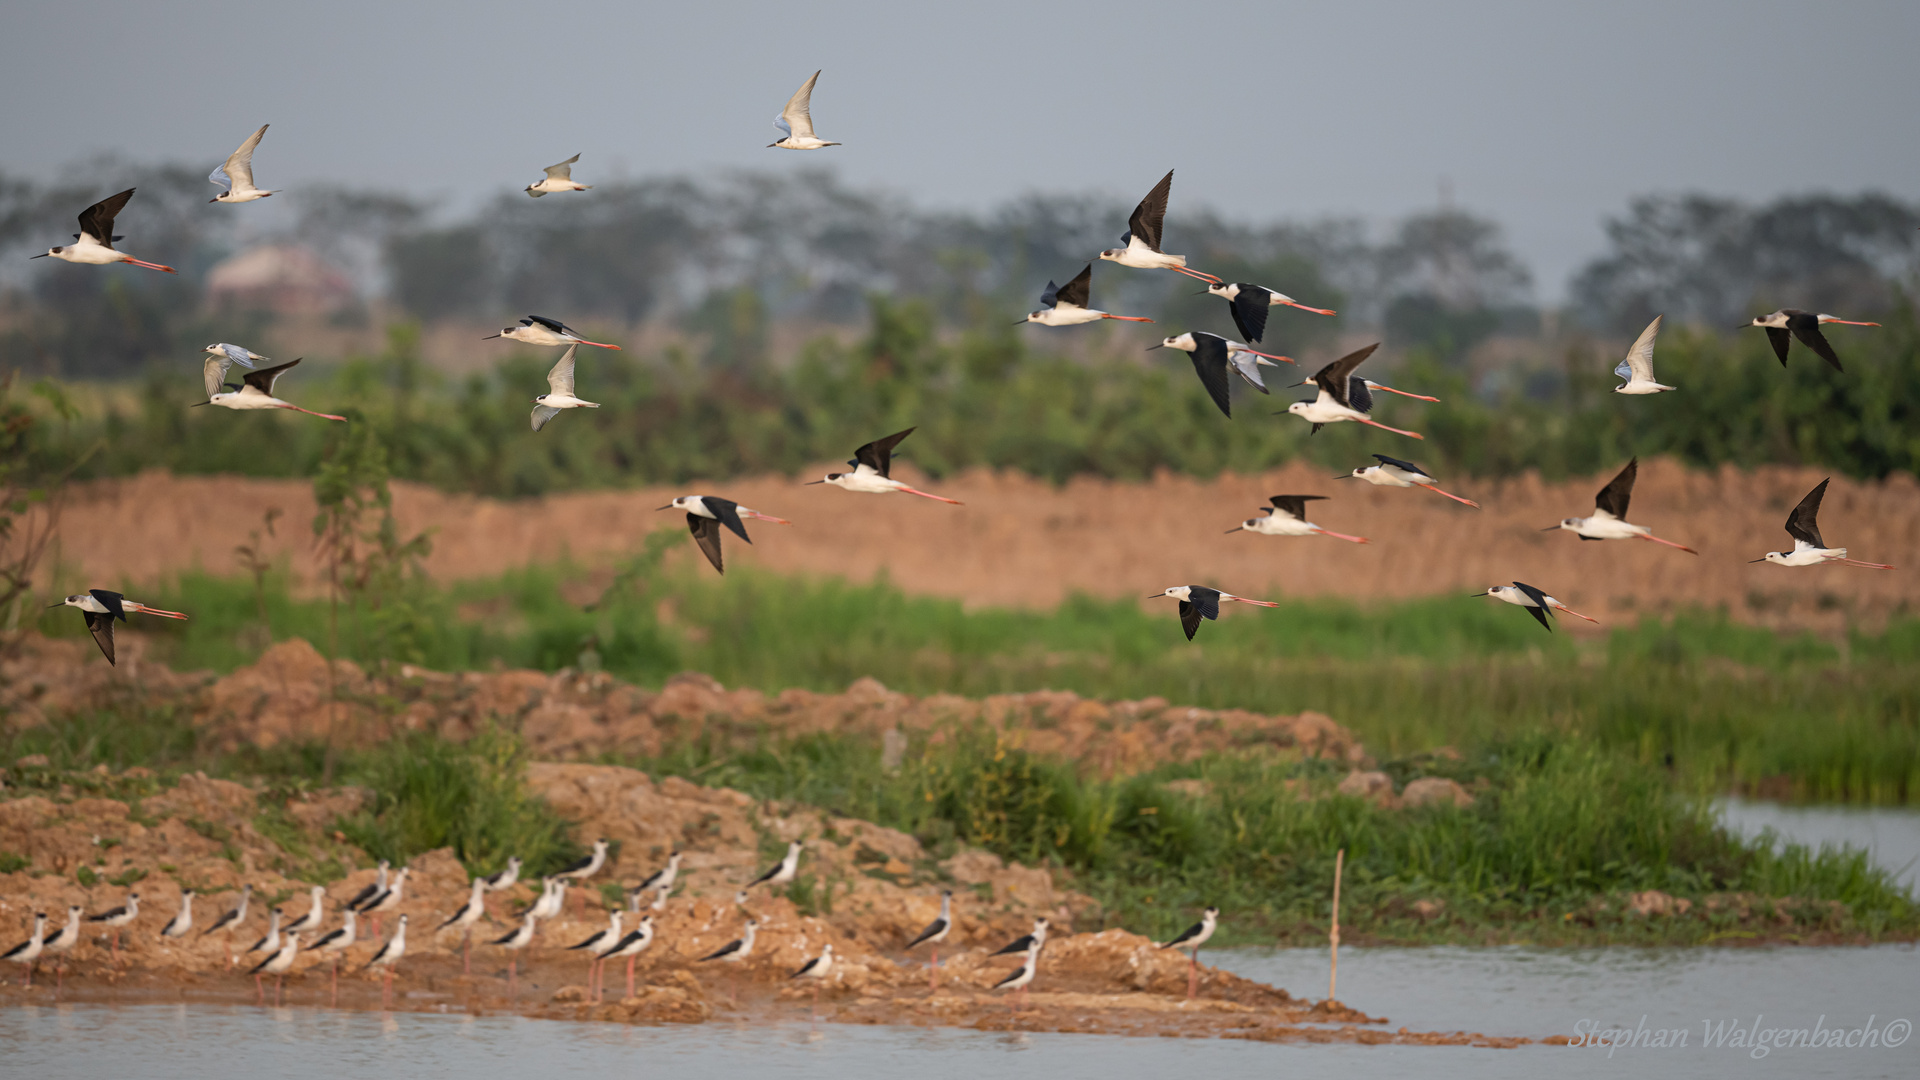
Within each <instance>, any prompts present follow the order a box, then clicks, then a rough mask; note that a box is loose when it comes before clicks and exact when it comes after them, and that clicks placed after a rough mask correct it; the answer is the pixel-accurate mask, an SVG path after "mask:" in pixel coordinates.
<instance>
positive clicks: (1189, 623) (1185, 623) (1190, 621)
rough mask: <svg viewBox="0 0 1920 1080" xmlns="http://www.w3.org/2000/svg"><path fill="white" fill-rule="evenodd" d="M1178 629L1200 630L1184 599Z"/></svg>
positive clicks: (1190, 633) (1193, 609) (1195, 611)
mask: <svg viewBox="0 0 1920 1080" xmlns="http://www.w3.org/2000/svg"><path fill="white" fill-rule="evenodd" d="M1180 629H1182V630H1185V631H1186V632H1187V640H1188V641H1192V640H1193V635H1194V634H1196V633H1198V632H1199V630H1200V609H1199V608H1197V607H1194V606H1193V604H1192V603H1190V602H1188V601H1186V600H1182V601H1180ZM1009 948H1011V946H1009ZM1001 951H1002V952H1006V951H1007V950H1006V949H1002V950H1001Z"/></svg>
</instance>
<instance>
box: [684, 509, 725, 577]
mask: <svg viewBox="0 0 1920 1080" xmlns="http://www.w3.org/2000/svg"><path fill="white" fill-rule="evenodd" d="M687 529H688V530H689V531H690V532H692V533H693V542H694V543H696V544H699V545H700V550H701V551H703V552H705V553H706V556H707V561H708V562H710V563H712V564H713V568H714V569H715V570H718V571H720V572H721V573H723V574H724V573H726V572H727V568H726V567H725V566H722V565H721V564H720V523H719V522H717V521H715V520H713V519H712V518H703V517H701V516H700V515H699V514H688V515H687Z"/></svg>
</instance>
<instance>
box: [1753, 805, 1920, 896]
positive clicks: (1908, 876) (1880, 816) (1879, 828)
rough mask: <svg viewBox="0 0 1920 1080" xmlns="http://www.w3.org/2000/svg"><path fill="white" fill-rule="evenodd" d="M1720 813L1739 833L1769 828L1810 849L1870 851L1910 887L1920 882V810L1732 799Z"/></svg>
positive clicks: (1877, 861) (1757, 831)
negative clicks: (1828, 847)
mask: <svg viewBox="0 0 1920 1080" xmlns="http://www.w3.org/2000/svg"><path fill="white" fill-rule="evenodd" d="M1718 809H1719V811H1720V818H1721V820H1722V821H1725V822H1726V823H1727V825H1728V826H1729V827H1730V828H1732V829H1733V830H1735V831H1736V832H1740V833H1743V834H1745V835H1748V836H1757V835H1759V833H1760V832H1761V830H1763V829H1772V830H1773V831H1774V832H1776V833H1778V834H1779V835H1780V837H1781V839H1783V840H1791V841H1793V842H1795V843H1800V844H1806V845H1808V846H1810V847H1819V846H1820V845H1822V844H1843V845H1849V846H1852V847H1857V848H1865V849H1867V851H1868V853H1870V854H1871V855H1872V856H1873V861H1874V862H1876V863H1878V864H1879V865H1881V866H1884V867H1886V868H1887V870H1889V871H1891V872H1892V873H1894V874H1895V875H1897V876H1898V877H1899V880H1900V881H1901V882H1902V883H1903V884H1905V885H1906V886H1907V888H1909V889H1912V888H1914V887H1915V885H1916V884H1920V810H1892V809H1886V808H1874V809H1858V808H1855V807H1850V806H1782V805H1781V804H1779V803H1772V802H1750V801H1748V800H1746V799H1727V800H1725V801H1724V802H1722V803H1720V804H1719V806H1718Z"/></svg>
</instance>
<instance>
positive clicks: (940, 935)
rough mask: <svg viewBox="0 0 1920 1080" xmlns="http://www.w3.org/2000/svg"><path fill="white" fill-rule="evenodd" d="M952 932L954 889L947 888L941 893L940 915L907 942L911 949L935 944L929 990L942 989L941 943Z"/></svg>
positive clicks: (930, 969)
mask: <svg viewBox="0 0 1920 1080" xmlns="http://www.w3.org/2000/svg"><path fill="white" fill-rule="evenodd" d="M952 932H953V890H952V889H947V890H945V891H944V892H942V893H941V894H940V917H939V918H937V919H935V920H933V921H932V922H930V923H928V924H927V928H926V929H925V930H922V931H920V935H919V936H918V937H916V938H914V939H913V940H912V941H909V942H907V948H909V949H912V948H915V947H916V946H919V945H922V944H928V943H931V944H932V945H933V962H932V963H930V964H928V965H927V989H929V990H938V989H940V943H941V942H943V941H945V940H947V935H948V934H950V933H952Z"/></svg>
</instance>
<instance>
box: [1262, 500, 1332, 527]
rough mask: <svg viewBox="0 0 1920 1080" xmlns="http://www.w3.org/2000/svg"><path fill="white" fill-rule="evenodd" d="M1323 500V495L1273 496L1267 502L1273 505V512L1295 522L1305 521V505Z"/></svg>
mask: <svg viewBox="0 0 1920 1080" xmlns="http://www.w3.org/2000/svg"><path fill="white" fill-rule="evenodd" d="M1324 498H1326V496H1325V495H1273V496H1269V497H1268V499H1267V501H1268V502H1270V503H1272V504H1273V508H1274V509H1275V510H1278V511H1280V512H1281V513H1283V514H1285V515H1287V516H1288V517H1290V518H1292V519H1294V520H1295V521H1305V520H1307V503H1308V502H1310V501H1312V500H1315V499H1324Z"/></svg>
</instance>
